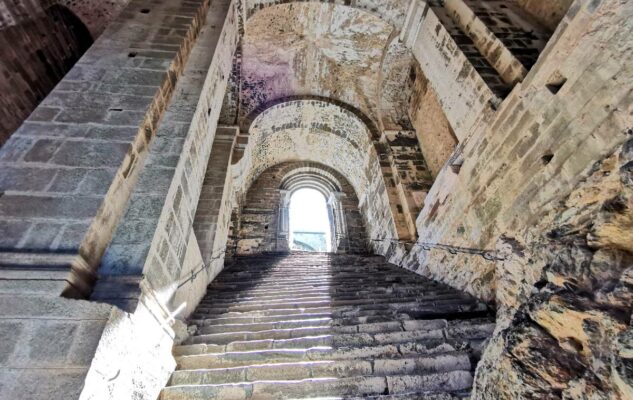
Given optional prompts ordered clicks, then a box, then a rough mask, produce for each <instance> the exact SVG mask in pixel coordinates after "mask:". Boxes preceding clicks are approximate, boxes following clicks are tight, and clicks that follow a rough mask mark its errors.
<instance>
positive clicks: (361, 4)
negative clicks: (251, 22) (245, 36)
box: [244, 0, 409, 30]
mask: <svg viewBox="0 0 633 400" xmlns="http://www.w3.org/2000/svg"><path fill="white" fill-rule="evenodd" d="M310 2H311V3H328V4H337V5H343V6H347V7H350V8H355V9H358V10H361V11H364V12H367V13H369V14H372V15H374V16H376V17H378V18H380V19H382V20H383V21H385V22H386V23H388V24H390V25H392V26H393V27H395V28H396V29H397V30H401V29H402V26H403V25H404V22H405V19H406V15H407V10H408V8H409V1H407V0H382V1H375V0H245V8H244V13H245V18H244V20H245V21H248V19H250V18H251V17H252V16H253V15H255V14H256V13H257V12H258V11H260V10H263V9H265V8H269V7H275V6H279V5H281V4H289V3H310Z"/></svg>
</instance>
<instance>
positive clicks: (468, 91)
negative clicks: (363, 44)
mask: <svg viewBox="0 0 633 400" xmlns="http://www.w3.org/2000/svg"><path fill="white" fill-rule="evenodd" d="M434 9H440V10H441V8H440V7H434ZM444 17H445V18H443V19H442V20H440V18H439V17H438V16H437V15H436V14H435V12H434V10H433V9H431V6H430V5H429V4H428V3H427V2H425V1H414V2H412V3H411V7H410V9H409V14H408V16H407V22H406V24H405V27H404V29H403V31H402V33H401V38H402V39H403V41H404V42H405V43H406V44H407V46H409V48H410V49H411V51H412V52H413V55H414V56H415V59H416V60H417V61H418V63H419V65H420V68H421V69H422V72H423V73H424V75H425V76H426V78H427V79H428V81H429V85H430V86H431V88H432V89H433V90H434V92H435V93H436V94H437V99H438V101H439V103H440V104H441V106H442V109H443V110H444V114H445V115H446V119H447V120H448V121H449V123H450V126H451V127H452V129H453V131H454V132H455V135H456V136H457V138H458V139H459V140H460V141H462V140H464V139H465V138H466V137H467V136H468V134H469V133H470V130H471V128H472V127H473V126H474V125H475V124H476V123H486V122H485V121H488V120H489V118H490V117H491V115H492V114H493V113H494V108H496V105H497V103H498V101H499V99H498V97H497V96H496V95H495V94H494V93H493V91H491V89H490V87H489V86H488V84H487V83H486V81H484V79H482V77H481V75H480V74H479V72H478V71H477V70H476V69H475V67H474V66H473V64H472V63H471V62H470V61H469V59H468V58H467V57H466V55H465V54H464V52H463V51H461V50H460V47H459V46H458V43H456V42H455V39H454V38H453V37H452V35H451V32H450V31H449V30H448V29H450V28H451V26H452V25H451V26H449V27H448V29H447V27H445V26H444V23H448V24H451V21H452V20H451V19H450V17H449V16H448V15H445V16H444ZM457 29H458V28H457ZM459 32H461V31H459ZM453 34H455V32H453ZM462 35H463V36H464V37H465V38H466V39H468V37H467V36H466V35H465V34H462ZM468 40H470V39H468ZM471 43H472V41H471ZM472 47H473V49H474V52H476V53H477V54H478V50H477V49H476V47H475V46H474V44H473V46H472ZM473 54H474V53H473ZM484 61H485V59H484ZM484 61H482V62H484ZM493 71H494V69H493Z"/></svg>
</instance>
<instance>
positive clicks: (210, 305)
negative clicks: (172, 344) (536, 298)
mask: <svg viewBox="0 0 633 400" xmlns="http://www.w3.org/2000/svg"><path fill="white" fill-rule="evenodd" d="M401 303H416V304H425V305H436V304H446V305H451V304H463V305H472V304H473V303H472V302H470V301H468V300H464V299H463V298H458V297H449V298H439V299H438V298H425V297H422V298H420V297H376V298H360V299H344V300H336V299H327V298H323V299H319V300H316V299H315V300H303V299H289V300H283V301H259V302H258V301H245V302H233V303H220V302H203V303H200V305H199V306H198V309H200V310H217V309H228V310H233V309H253V310H259V309H270V308H307V307H324V306H328V307H336V306H364V305H373V304H401Z"/></svg>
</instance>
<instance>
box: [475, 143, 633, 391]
mask: <svg viewBox="0 0 633 400" xmlns="http://www.w3.org/2000/svg"><path fill="white" fill-rule="evenodd" d="M543 232H545V234H543ZM632 234H633V140H629V141H628V142H627V143H625V144H624V145H623V146H622V148H621V149H620V150H619V151H618V152H617V153H615V154H613V155H611V156H610V157H608V158H606V159H604V160H603V161H602V162H600V163H597V164H596V165H595V166H594V167H593V169H592V171H591V172H590V174H589V176H587V178H586V179H585V180H584V181H583V182H582V183H581V184H580V185H579V186H578V187H577V188H576V189H575V190H574V191H573V192H572V193H571V194H570V195H569V197H568V198H567V199H566V201H565V202H563V203H562V204H560V205H559V206H557V207H555V208H554V209H553V211H551V212H550V213H549V215H547V216H546V217H545V218H543V219H542V221H541V222H540V223H539V224H537V225H536V226H533V227H531V228H529V229H528V230H527V231H526V232H525V234H524V235H523V236H522V237H521V238H519V239H516V238H514V239H508V238H503V239H502V240H501V243H500V246H499V247H500V248H502V249H505V250H506V251H507V254H509V255H511V257H510V258H509V260H508V261H506V262H504V263H502V264H500V265H499V268H498V270H497V276H498V278H499V283H498V288H499V290H498V304H499V305H501V308H500V310H499V315H498V323H499V325H498V327H497V332H496V334H495V336H494V338H493V340H492V343H491V345H490V346H489V348H488V349H487V350H486V352H485V355H484V358H483V360H482V364H481V365H480V367H479V369H478V372H477V377H476V384H475V387H476V390H475V394H474V398H476V399H491V398H495V399H518V398H521V399H561V398H565V399H630V398H632V397H631V396H633V347H632V346H633V328H632V327H631V314H632V311H633V238H632V237H631V235H632ZM534 277H538V279H536V280H535V279H534Z"/></svg>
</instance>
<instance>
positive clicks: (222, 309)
mask: <svg viewBox="0 0 633 400" xmlns="http://www.w3.org/2000/svg"><path fill="white" fill-rule="evenodd" d="M352 307H356V308H358V309H372V308H377V307H383V308H385V309H391V310H398V309H400V310H401V309H410V310H417V311H420V312H421V311H426V312H428V313H430V314H440V313H450V312H453V311H454V309H456V308H458V311H475V310H479V311H487V309H488V308H487V306H486V305H485V304H482V303H474V302H470V301H464V300H462V299H454V300H453V299H451V300H417V299H415V298H410V299H394V301H391V302H390V301H388V300H387V299H384V300H381V299H377V300H375V301H371V300H358V301H353V300H343V301H304V302H295V303H286V302H284V303H265V304H245V305H239V304H236V305H229V306H222V305H213V306H211V305H201V306H199V307H198V308H197V309H196V314H197V315H200V314H202V313H204V314H225V313H228V312H233V311H262V312H270V311H271V310H289V309H290V310H292V309H294V310H298V309H323V308H328V309H330V310H332V311H336V310H340V309H343V308H347V309H351V308H352Z"/></svg>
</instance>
